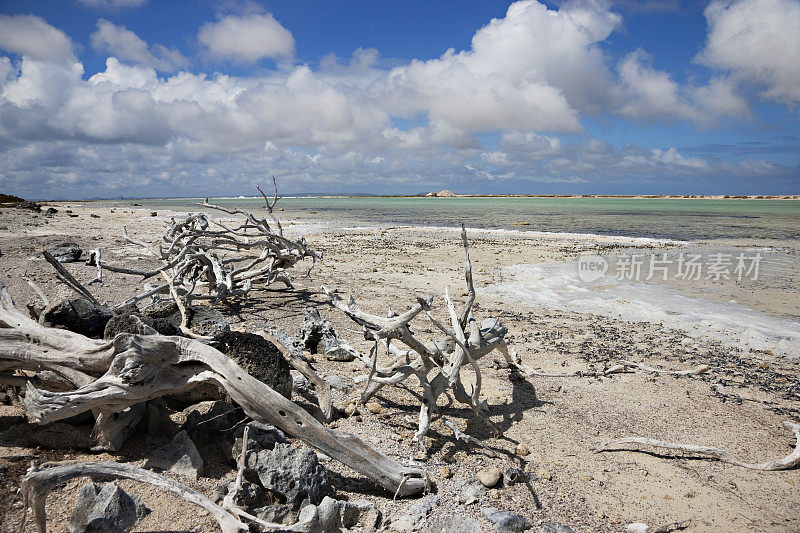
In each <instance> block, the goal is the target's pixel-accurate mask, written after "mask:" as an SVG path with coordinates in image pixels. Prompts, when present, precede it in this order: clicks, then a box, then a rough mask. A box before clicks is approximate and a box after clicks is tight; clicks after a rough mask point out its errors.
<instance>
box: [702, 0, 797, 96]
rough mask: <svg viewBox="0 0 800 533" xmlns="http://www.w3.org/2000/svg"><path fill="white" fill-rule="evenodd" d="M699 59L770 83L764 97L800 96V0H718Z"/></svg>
mask: <svg viewBox="0 0 800 533" xmlns="http://www.w3.org/2000/svg"><path fill="white" fill-rule="evenodd" d="M705 16H706V19H707V21H708V27H709V30H708V36H707V40H706V44H705V48H704V49H703V50H702V51H701V52H700V54H699V55H698V57H697V59H698V60H699V61H700V62H702V63H704V64H706V65H709V66H711V67H715V68H718V69H724V70H726V71H730V73H731V75H732V76H734V77H735V78H737V79H739V80H743V81H746V82H752V83H755V84H757V85H759V86H761V87H763V88H764V91H763V93H762V96H763V97H764V98H767V99H770V100H775V101H778V102H784V103H797V102H800V63H799V62H798V61H800V59H799V58H800V31H798V28H800V1H798V0H737V1H720V0H714V1H712V2H711V3H710V4H709V5H708V7H707V8H706V10H705Z"/></svg>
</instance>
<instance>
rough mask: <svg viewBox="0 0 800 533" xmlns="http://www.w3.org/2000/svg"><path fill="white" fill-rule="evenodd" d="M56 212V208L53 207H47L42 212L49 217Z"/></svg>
mask: <svg viewBox="0 0 800 533" xmlns="http://www.w3.org/2000/svg"><path fill="white" fill-rule="evenodd" d="M56 213H58V209H56V208H55V207H48V208H47V209H46V210H45V212H44V213H43V214H44V216H46V217H51V216H53V215H55V214H56Z"/></svg>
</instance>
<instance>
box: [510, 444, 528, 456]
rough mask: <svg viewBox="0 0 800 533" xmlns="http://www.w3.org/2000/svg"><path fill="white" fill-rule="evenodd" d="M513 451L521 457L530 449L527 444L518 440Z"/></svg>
mask: <svg viewBox="0 0 800 533" xmlns="http://www.w3.org/2000/svg"><path fill="white" fill-rule="evenodd" d="M514 453H516V454H517V455H519V456H521V457H525V456H526V455H528V454H529V453H531V451H530V449H528V446H527V445H526V444H522V443H521V442H520V443H519V444H517V447H516V449H515V450H514Z"/></svg>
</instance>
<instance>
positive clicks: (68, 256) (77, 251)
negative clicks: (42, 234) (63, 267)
mask: <svg viewBox="0 0 800 533" xmlns="http://www.w3.org/2000/svg"><path fill="white" fill-rule="evenodd" d="M47 251H48V252H49V253H50V255H52V256H53V257H55V259H56V261H58V262H59V263H74V262H75V261H78V260H79V259H80V258H81V254H82V253H83V250H81V247H80V246H78V245H77V244H75V243H74V242H65V243H62V244H57V245H56V246H53V247H52V248H48V249H47Z"/></svg>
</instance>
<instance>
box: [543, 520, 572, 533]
mask: <svg viewBox="0 0 800 533" xmlns="http://www.w3.org/2000/svg"><path fill="white" fill-rule="evenodd" d="M539 532H540V533H575V530H574V529H572V528H571V527H569V526H565V525H562V524H557V523H555V522H545V523H544V525H543V526H542V527H541V529H539Z"/></svg>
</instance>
